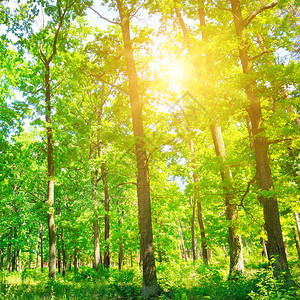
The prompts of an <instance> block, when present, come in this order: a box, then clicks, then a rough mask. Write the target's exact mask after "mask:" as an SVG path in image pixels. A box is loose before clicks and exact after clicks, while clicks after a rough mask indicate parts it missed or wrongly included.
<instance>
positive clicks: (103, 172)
mask: <svg viewBox="0 0 300 300" xmlns="http://www.w3.org/2000/svg"><path fill="white" fill-rule="evenodd" d="M101 178H102V183H103V185H104V207H105V216H104V223H105V224H104V230H105V232H104V238H105V251H104V268H109V265H110V253H109V189H108V183H107V171H106V167H105V163H102V164H101Z"/></svg>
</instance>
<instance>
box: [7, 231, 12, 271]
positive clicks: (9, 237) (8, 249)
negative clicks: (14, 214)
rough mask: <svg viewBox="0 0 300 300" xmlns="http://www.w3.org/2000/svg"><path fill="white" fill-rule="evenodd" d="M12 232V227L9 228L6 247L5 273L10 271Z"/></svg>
mask: <svg viewBox="0 0 300 300" xmlns="http://www.w3.org/2000/svg"><path fill="white" fill-rule="evenodd" d="M12 230H13V229H12V227H10V229H9V234H8V246H7V255H6V271H9V270H10V260H11V236H12Z"/></svg>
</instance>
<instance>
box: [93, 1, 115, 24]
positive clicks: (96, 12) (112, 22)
mask: <svg viewBox="0 0 300 300" xmlns="http://www.w3.org/2000/svg"><path fill="white" fill-rule="evenodd" d="M88 8H89V9H90V10H92V11H93V12H94V13H95V14H97V15H98V16H99V17H100V18H101V19H103V20H105V21H107V22H109V23H111V24H115V25H120V23H119V22H114V21H112V20H109V19H107V18H105V17H103V16H102V15H101V14H100V13H99V12H98V11H96V10H95V9H93V8H92V7H91V6H88Z"/></svg>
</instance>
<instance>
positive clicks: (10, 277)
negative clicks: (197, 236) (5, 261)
mask: <svg viewBox="0 0 300 300" xmlns="http://www.w3.org/2000/svg"><path fill="white" fill-rule="evenodd" d="M290 267H291V272H292V276H293V279H294V280H295V282H296V286H286V285H285V284H284V283H282V282H281V281H280V280H276V279H275V278H274V277H273V273H272V270H270V268H268V266H267V264H266V263H258V264H256V265H254V264H251V265H246V270H247V272H246V275H245V276H244V277H241V278H239V279H238V280H236V281H228V280H227V274H228V268H227V267H225V266H222V264H214V265H210V266H204V265H203V264H199V263H197V264H195V265H193V263H192V262H187V263H184V262H181V263H176V264H175V263H174V264H171V263H161V264H158V266H157V274H158V281H159V284H160V285H161V287H162V288H163V293H162V295H161V296H160V297H159V299H181V300H185V299H191V300H194V299H220V300H226V299H228V300H234V299H243V300H246V299H255V300H257V299H300V266H299V261H294V262H291V263H290ZM141 282H142V274H141V271H140V270H139V269H138V268H128V269H125V270H123V271H122V272H120V271H118V270H117V269H114V268H111V269H110V270H104V269H101V270H99V271H98V272H96V271H95V270H94V269H92V268H91V267H87V266H83V267H80V268H79V270H78V271H77V272H74V270H72V271H69V272H67V275H66V277H62V276H61V274H58V275H57V279H56V280H55V281H51V280H49V279H48V270H47V269H46V268H45V269H44V270H43V272H42V271H41V270H40V269H38V270H36V269H27V270H23V271H22V272H21V273H20V272H14V273H12V272H6V271H2V272H0V299H109V300H114V299H139V298H140V297H139V290H140V286H141Z"/></svg>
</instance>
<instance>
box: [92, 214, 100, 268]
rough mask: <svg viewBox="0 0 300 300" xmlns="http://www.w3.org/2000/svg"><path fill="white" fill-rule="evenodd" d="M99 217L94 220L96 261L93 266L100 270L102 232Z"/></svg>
mask: <svg viewBox="0 0 300 300" xmlns="http://www.w3.org/2000/svg"><path fill="white" fill-rule="evenodd" d="M96 217H97V219H96V220H94V222H93V227H94V262H93V268H94V269H95V270H96V271H98V268H99V265H100V232H99V223H98V216H96Z"/></svg>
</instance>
